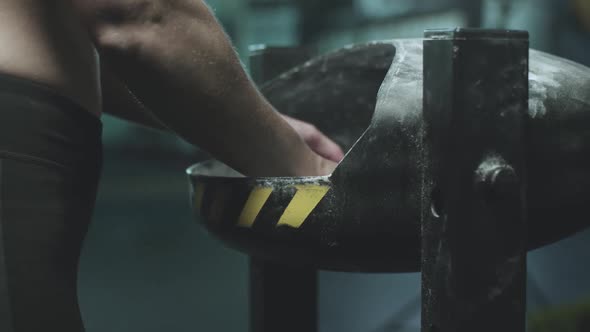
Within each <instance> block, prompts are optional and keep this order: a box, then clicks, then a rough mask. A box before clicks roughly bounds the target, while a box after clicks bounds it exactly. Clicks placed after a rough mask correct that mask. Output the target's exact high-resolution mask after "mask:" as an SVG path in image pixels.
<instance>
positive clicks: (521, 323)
mask: <svg viewBox="0 0 590 332" xmlns="http://www.w3.org/2000/svg"><path fill="white" fill-rule="evenodd" d="M528 49H529V45H528V34H527V33H526V32H519V31H495V30H474V29H454V30H436V31H435V30H431V31H427V32H426V33H425V41H424V119H425V128H424V142H425V149H424V159H423V175H424V176H423V194H422V217H421V219H422V331H423V332H451V331H452V332H473V331H478V332H486V331H490V332H491V331H494V332H498V331H502V332H512V331H518V332H524V330H525V311H526V310H525V306H526V303H525V300H526V296H525V295H526V287H525V286H526V250H525V248H526V228H525V222H526V209H525V205H526V197H525V186H526V168H525V156H526V154H527V153H526V152H527V151H526V131H525V129H526V128H525V117H526V113H527V111H528Z"/></svg>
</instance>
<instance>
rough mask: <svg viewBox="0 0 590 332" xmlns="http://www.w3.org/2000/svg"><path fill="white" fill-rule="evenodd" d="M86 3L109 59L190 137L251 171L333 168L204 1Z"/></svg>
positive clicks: (279, 172)
mask: <svg viewBox="0 0 590 332" xmlns="http://www.w3.org/2000/svg"><path fill="white" fill-rule="evenodd" d="M81 7H82V10H84V11H85V13H86V16H87V17H89V18H90V20H93V21H92V24H91V26H92V27H93V29H92V30H93V32H94V36H95V38H96V42H97V44H98V46H99V48H100V52H101V56H102V57H103V59H105V60H106V61H107V62H108V64H109V65H110V66H111V67H112V68H113V69H114V71H115V72H116V74H117V75H118V77H120V78H121V79H122V81H123V82H124V83H125V84H126V85H127V86H128V87H129V88H130V89H131V91H132V92H133V93H134V94H135V95H136V96H137V97H138V98H139V99H140V100H141V101H142V103H143V104H145V105H146V106H147V107H148V108H149V109H150V110H151V111H152V112H153V113H154V114H155V115H156V116H157V118H158V119H160V120H161V121H162V123H164V124H165V125H166V126H167V127H169V128H170V129H171V130H173V131H175V132H176V133H178V134H179V135H180V136H182V137H183V138H185V139H186V140H187V141H188V142H190V143H193V144H195V145H198V146H200V147H202V148H203V149H205V150H207V151H209V152H210V153H212V154H213V155H215V156H216V157H217V158H219V159H220V160H222V161H224V162H226V163H227V164H229V165H231V166H232V167H234V168H236V169H237V170H239V171H241V172H242V173H245V174H248V175H266V176H290V175H295V176H302V175H318V174H327V173H329V172H330V171H331V170H332V169H333V167H334V164H333V163H331V162H329V161H328V160H326V159H324V158H321V157H320V156H319V155H317V154H316V153H314V152H313V151H312V150H311V149H310V148H309V147H308V146H307V145H306V144H305V142H304V141H303V139H302V138H301V137H300V136H299V135H298V134H297V132H296V131H295V130H293V128H291V126H290V125H289V124H288V123H287V122H286V121H285V120H283V118H281V117H280V116H279V115H278V114H277V113H276V112H274V110H273V108H272V106H271V105H270V104H269V103H268V102H267V101H266V100H265V99H264V98H263V97H262V96H261V94H260V93H259V92H258V90H257V89H256V88H255V86H254V85H253V83H252V82H251V81H250V80H249V78H248V77H247V75H246V73H245V72H244V70H243V68H242V66H241V64H240V62H239V60H238V58H237V56H236V54H235V51H234V50H233V48H232V45H231V44H230V42H229V40H228V38H227V36H226V35H225V33H224V31H223V30H222V28H221V27H220V26H219V24H218V23H217V21H216V19H215V18H214V16H213V15H212V14H211V12H210V11H209V9H208V8H207V6H206V5H205V4H204V3H203V2H202V1H199V0H169V1H163V0H161V1H147V0H118V1H117V0H101V1H95V0H94V1H90V0H88V2H83V3H82V6H81Z"/></svg>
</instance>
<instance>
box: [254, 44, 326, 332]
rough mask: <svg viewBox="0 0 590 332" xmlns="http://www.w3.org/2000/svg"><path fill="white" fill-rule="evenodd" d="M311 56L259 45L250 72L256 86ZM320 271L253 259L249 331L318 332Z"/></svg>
mask: <svg viewBox="0 0 590 332" xmlns="http://www.w3.org/2000/svg"><path fill="white" fill-rule="evenodd" d="M310 57H311V52H310V51H309V49H306V48H301V47H266V46H257V47H256V48H254V49H253V50H252V53H251V55H250V71H251V73H252V74H251V75H252V78H253V80H254V81H255V82H256V83H257V84H263V83H264V82H267V81H268V80H270V79H272V78H274V77H276V76H277V75H279V74H280V73H281V72H283V71H286V70H288V69H290V68H292V67H295V66H297V65H299V64H302V63H303V62H305V61H306V60H307V59H309V58H310ZM317 287H318V281H317V271H316V270H314V269H309V268H304V267H294V266H287V265H283V264H279V263H275V262H267V261H263V260H260V259H257V258H255V257H252V258H251V259H250V331H251V332H276V331H281V332H302V331H306V332H315V331H317V320H318V317H317V315H318V309H317V301H318V290H317Z"/></svg>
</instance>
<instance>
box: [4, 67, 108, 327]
mask: <svg viewBox="0 0 590 332" xmlns="http://www.w3.org/2000/svg"><path fill="white" fill-rule="evenodd" d="M101 131H102V125H101V123H100V121H99V120H98V119H97V118H95V117H94V116H93V115H91V114H90V113H88V112H86V111H85V110H83V109H81V108H80V106H78V105H76V104H75V103H73V102H71V101H70V100H69V99H67V98H65V97H62V96H59V95H57V94H56V93H55V92H53V91H52V90H51V89H49V88H47V87H45V86H42V85H38V84H34V83H31V82H29V81H26V80H21V79H17V78H14V77H10V76H6V75H0V331H2V332H37V331H60V332H80V331H83V330H84V328H83V325H82V321H81V318H80V313H79V309H78V301H77V290H76V287H77V270H78V259H79V256H80V248H81V246H82V241H83V239H84V236H85V234H86V231H87V229H88V225H89V222H90V219H91V215H92V210H93V207H94V201H95V197H96V188H97V182H98V178H99V174H100V169H101V162H102V155H101V152H102V147H101Z"/></svg>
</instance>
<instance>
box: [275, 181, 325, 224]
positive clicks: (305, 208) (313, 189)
mask: <svg viewBox="0 0 590 332" xmlns="http://www.w3.org/2000/svg"><path fill="white" fill-rule="evenodd" d="M295 188H297V193H296V194H295V197H293V199H292V200H291V203H290V204H289V206H287V208H286V209H285V212H283V215H282V216H281V219H279V222H278V223H277V226H281V225H286V226H290V227H293V228H299V227H301V225H303V222H305V219H307V217H309V215H310V214H311V212H312V211H313V209H315V207H316V206H317V205H318V204H319V203H320V201H321V200H322V199H323V198H324V196H326V194H327V193H328V191H329V190H330V187H326V186H318V185H299V186H295Z"/></svg>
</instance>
